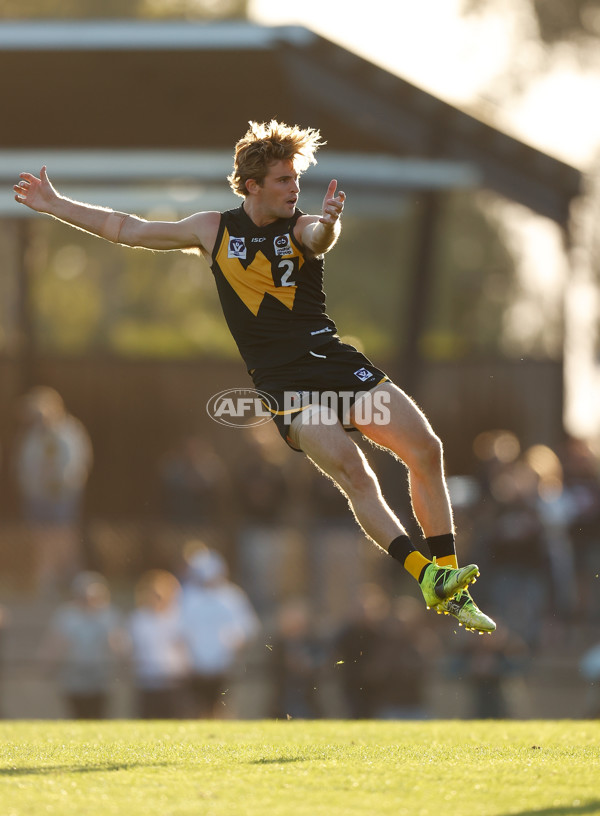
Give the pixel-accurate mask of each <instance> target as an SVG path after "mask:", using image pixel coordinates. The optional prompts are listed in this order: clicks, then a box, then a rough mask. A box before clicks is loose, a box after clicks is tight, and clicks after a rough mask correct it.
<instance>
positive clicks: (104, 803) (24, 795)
mask: <svg viewBox="0 0 600 816" xmlns="http://www.w3.org/2000/svg"><path fill="white" fill-rule="evenodd" d="M0 743H1V744H0V814H1V816H29V814H31V816H34V814H35V816H45V815H46V814H57V816H96V815H97V816H100V815H101V814H102V816H111V814H119V816H155V815H156V816H158V814H160V816H179V815H180V814H181V816H184V815H187V814H190V815H191V814H194V815H195V816H197V815H198V814H200V816H225V814H227V816H353V814H367V815H368V816H378V815H379V814H394V815H395V816H399V815H400V814H410V816H430V814H447V815H448V816H450V814H452V816H454V814H465V816H505V814H521V816H525V814H531V815H532V816H545V815H546V814H547V816H582V815H583V814H600V723H599V722H579V721H577V722H570V721H558V722H536V721H527V722H473V721H467V722H453V721H437V722H424V723H421V722H419V723H404V722H338V721H321V722H302V721H291V722H182V723H179V722H176V723H172V722H125V721H114V722H102V723H74V722H48V721H40V722H24V723H23V722H10V721H9V722H4V723H1V724H0Z"/></svg>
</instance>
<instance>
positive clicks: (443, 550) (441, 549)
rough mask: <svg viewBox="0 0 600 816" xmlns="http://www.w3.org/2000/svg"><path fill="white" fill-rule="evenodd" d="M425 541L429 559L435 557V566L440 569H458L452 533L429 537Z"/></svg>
mask: <svg viewBox="0 0 600 816" xmlns="http://www.w3.org/2000/svg"><path fill="white" fill-rule="evenodd" d="M425 541H426V542H427V546H428V547H429V552H430V553H431V557H432V558H434V557H435V561H436V564H438V565H439V566H440V567H453V568H454V569H457V568H458V561H457V559H456V545H455V541H454V533H445V534H444V535H438V536H429V538H426V539H425Z"/></svg>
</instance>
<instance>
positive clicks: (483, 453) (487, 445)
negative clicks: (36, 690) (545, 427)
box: [0, 388, 600, 719]
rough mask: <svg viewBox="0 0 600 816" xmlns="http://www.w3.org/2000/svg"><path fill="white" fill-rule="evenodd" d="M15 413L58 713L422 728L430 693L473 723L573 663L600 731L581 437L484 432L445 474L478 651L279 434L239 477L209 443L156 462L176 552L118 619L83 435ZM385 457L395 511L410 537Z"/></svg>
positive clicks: (146, 565)
mask: <svg viewBox="0 0 600 816" xmlns="http://www.w3.org/2000/svg"><path fill="white" fill-rule="evenodd" d="M21 411H22V427H21V434H20V437H19V443H18V446H17V450H16V455H15V475H16V480H17V483H18V486H19V491H20V496H21V507H22V510H21V512H22V518H23V521H24V523H25V524H26V525H27V526H28V529H29V530H30V532H31V541H32V546H33V554H34V555H33V560H32V573H33V574H32V585H33V587H34V592H35V595H36V597H37V598H43V599H44V600H45V602H46V606H45V607H44V608H45V610H46V613H47V614H48V616H49V619H48V621H47V622H46V623H45V625H44V635H43V638H42V642H41V645H40V646H39V648H38V649H37V651H36V660H38V661H39V662H40V665H42V666H43V667H44V671H45V672H47V673H48V674H47V676H48V678H49V679H51V680H52V682H53V683H55V684H56V688H57V689H58V691H59V693H60V695H61V698H62V700H63V703H64V711H65V714H66V715H68V716H73V717H86V718H89V717H92V718H96V717H103V716H109V715H110V711H111V707H110V696H111V689H113V687H114V680H115V677H117V676H123V674H125V676H127V677H128V678H129V682H130V685H131V688H132V689H133V696H134V699H133V701H132V704H131V710H130V712H129V713H130V715H131V716H139V717H142V718H146V717H152V718H155V717H158V718H170V717H203V718H205V717H215V716H229V717H231V716H237V715H239V714H240V713H241V714H245V715H248V712H251V713H252V715H254V716H269V717H280V718H285V717H326V716H347V717H355V718H371V717H375V718H397V719H406V718H425V717H428V716H431V714H432V710H433V708H432V700H431V694H432V691H431V689H432V676H433V675H435V676H436V677H438V678H442V680H443V679H445V680H446V681H447V682H450V681H451V680H458V681H460V683H461V684H462V686H463V688H465V689H467V690H468V712H467V715H468V716H473V717H510V716H515V714H516V711H515V707H514V703H513V701H512V698H511V689H512V688H514V685H515V682H516V681H517V680H518V679H521V680H522V679H524V678H526V677H527V674H528V672H529V671H530V670H531V667H532V665H533V664H534V663H535V661H536V658H538V657H539V655H541V654H542V653H547V652H548V650H550V651H552V650H554V653H555V654H556V655H557V656H560V654H562V653H564V654H567V653H568V654H570V655H572V654H574V655H575V659H576V661H577V664H578V667H579V672H580V676H581V678H582V679H583V680H584V681H585V683H587V684H588V685H587V690H588V693H589V697H588V699H587V701H586V706H585V713H586V714H587V715H589V716H599V715H600V698H598V697H597V696H595V693H596V688H597V686H598V682H599V681H600V592H599V587H600V578H599V574H600V462H599V459H598V456H597V455H596V453H595V452H594V450H593V448H592V446H591V445H590V444H588V443H587V442H586V441H583V440H577V439H571V438H567V439H565V440H564V443H563V444H562V446H561V447H560V449H556V450H553V449H551V448H550V447H548V446H546V445H541V444H537V445H533V446H530V447H526V448H524V447H523V446H522V444H521V442H520V440H519V439H518V438H517V436H516V435H515V434H514V433H512V432H511V431H507V430H490V431H487V432H484V433H481V434H479V435H478V436H477V437H476V438H475V439H474V441H473V462H474V466H473V469H472V472H471V473H469V474H460V475H456V474H452V475H450V477H449V490H450V493H451V498H452V502H453V507H454V510H455V516H456V526H457V549H458V554H459V558H460V560H461V562H463V563H465V562H468V561H473V562H476V563H477V564H478V565H479V566H480V568H481V578H480V579H479V581H478V583H477V584H476V586H475V589H474V595H475V598H476V600H477V603H478V605H479V606H480V607H481V608H482V609H483V610H484V611H485V612H486V613H488V614H489V615H491V616H492V617H493V618H495V619H496V620H497V622H498V631H497V632H496V633H495V634H494V635H493V636H491V637H488V636H483V637H478V636H476V635H472V634H469V633H464V632H462V631H461V632H460V633H459V634H457V632H456V629H457V626H455V625H453V624H455V622H454V621H453V620H452V619H444V620H441V619H437V618H436V616H435V615H432V614H431V613H428V612H427V611H426V610H425V608H424V606H423V604H422V600H420V599H419V598H417V595H416V594H415V592H414V588H413V587H412V584H411V582H410V581H408V580H407V579H406V576H405V575H404V573H403V572H402V570H398V569H397V567H395V565H394V564H393V563H392V562H391V560H390V559H388V558H386V557H385V556H382V555H380V554H378V553H377V552H376V550H375V548H373V547H371V546H370V545H369V544H368V543H367V542H365V540H364V538H363V536H362V535H361V533H360V531H359V530H358V528H357V527H356V524H355V523H354V521H353V519H352V518H351V515H350V512H349V510H348V507H347V502H346V500H345V498H344V497H343V496H342V495H341V494H340V493H339V492H338V491H337V490H336V489H335V488H334V487H333V485H332V484H331V483H330V482H329V481H327V480H326V479H325V478H323V477H322V476H321V475H320V474H318V473H317V472H316V470H315V469H314V468H313V467H312V466H311V465H310V463H308V462H306V460H305V459H304V457H301V456H299V455H297V454H291V452H290V451H288V450H287V449H286V448H285V446H283V445H282V444H281V441H280V439H279V438H278V436H277V434H276V432H274V430H273V429H272V428H271V427H270V426H269V425H267V426H254V427H250V428H248V429H247V430H245V431H239V433H240V446H239V451H238V454H237V456H236V460H235V462H234V463H231V462H228V461H226V459H225V458H224V457H223V456H222V455H220V454H219V452H218V451H217V450H216V449H215V447H214V446H213V445H212V443H211V440H210V439H208V438H206V437H204V436H197V437H191V438H186V439H183V440H181V442H180V443H179V444H178V445H177V446H175V447H174V448H173V449H172V450H170V451H168V452H167V453H166V454H165V456H164V458H163V460H162V461H161V462H159V463H157V481H158V483H159V486H160V495H161V501H162V506H161V523H163V524H164V525H165V527H167V528H169V529H172V530H179V531H182V534H181V535H180V536H179V538H177V536H175V539H174V540H175V541H176V544H175V545H174V546H173V548H172V549H171V550H169V548H168V547H167V548H166V549H165V548H164V547H163V548H162V549H160V550H155V551H153V552H150V553H146V554H145V556H144V557H142V558H141V559H140V563H141V565H142V566H143V568H140V569H139V570H138V571H137V573H136V575H135V576H134V578H133V579H132V580H131V581H130V584H131V586H130V587H129V588H128V589H124V588H123V583H122V581H121V582H117V583H118V584H119V586H118V602H117V601H116V600H115V597H113V595H114V593H113V595H111V584H112V583H114V576H112V575H111V570H110V568H109V566H108V565H105V564H104V563H103V562H102V559H101V558H100V557H99V556H98V554H97V553H96V555H95V557H94V558H91V557H90V552H89V548H87V549H86V547H84V546H83V543H82V542H84V541H85V538H86V536H85V534H84V531H83V527H82V525H83V520H82V507H83V500H84V496H85V489H86V483H87V479H88V476H89V474H90V472H91V469H92V467H93V453H92V441H91V440H90V438H89V435H88V433H87V431H86V430H85V428H84V427H83V425H82V424H81V422H79V421H78V420H77V419H76V418H74V417H72V416H71V415H70V414H69V413H68V411H67V409H66V407H65V405H64V403H63V401H62V399H61V397H60V395H59V394H57V392H56V391H54V390H53V389H50V388H37V389H34V390H33V391H31V392H30V393H29V394H27V395H26V397H25V398H24V400H23V402H22V406H21ZM242 437H243V439H242ZM366 452H367V455H368V456H379V455H383V454H381V452H379V451H375V450H374V449H372V448H367V449H366ZM387 459H388V460H389V466H391V467H390V470H389V472H390V477H389V479H387V481H386V476H385V473H386V471H385V467H384V468H383V473H384V479H383V487H384V491H385V492H386V497H387V498H388V501H389V503H390V504H391V505H392V506H393V507H394V508H395V509H397V510H398V512H399V513H400V515H401V517H402V518H403V519H406V520H407V521H408V519H409V517H410V510H409V508H408V507H407V506H406V499H405V498H404V494H405V491H404V490H399V489H398V470H397V468H398V465H397V463H394V462H393V461H392V460H391V458H390V457H387ZM392 467H393V468H394V469H393V471H392ZM233 508H235V517H236V519H241V520H242V523H241V524H232V523H231V521H232V517H233ZM105 567H106V568H105ZM230 573H231V574H233V575H234V576H235V582H234V581H233V580H232V579H231V577H230ZM128 590H129V591H128ZM1 623H2V617H1V611H0V629H1V628H2V627H1ZM6 625H7V627H10V621H9V622H8V623H7V624H6ZM463 635H464V636H463ZM257 677H259V680H260V682H258V681H256V678H257ZM244 683H247V684H248V685H252V684H254V685H257V683H258V685H260V686H261V689H262V693H261V694H260V695H258V697H256V699H255V701H254V703H251V704H249V705H247V706H246V708H244V707H243V706H242V707H241V708H240V706H239V704H236V702H235V701H234V700H233V696H232V695H231V694H229V688H230V686H231V685H232V684H233V685H235V686H236V687H237V688H239V687H243V685H244ZM228 695H229V696H228Z"/></svg>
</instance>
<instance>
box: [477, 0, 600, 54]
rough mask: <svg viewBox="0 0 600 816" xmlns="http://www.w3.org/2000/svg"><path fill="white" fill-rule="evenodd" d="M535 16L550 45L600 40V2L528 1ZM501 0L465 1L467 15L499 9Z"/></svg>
mask: <svg viewBox="0 0 600 816" xmlns="http://www.w3.org/2000/svg"><path fill="white" fill-rule="evenodd" d="M525 2H526V5H529V6H530V7H531V9H532V11H533V13H534V14H535V18H536V20H537V24H538V28H539V33H540V37H541V39H542V40H543V42H545V43H546V44H548V45H555V44H558V43H560V42H564V41H573V40H577V39H580V38H582V37H584V38H588V37H600V0H525ZM497 6H498V3H497V0H463V10H464V12H465V13H467V14H468V13H472V12H480V11H485V10H486V9H487V8H489V7H497Z"/></svg>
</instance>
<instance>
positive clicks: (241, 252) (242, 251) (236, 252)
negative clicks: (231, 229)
mask: <svg viewBox="0 0 600 816" xmlns="http://www.w3.org/2000/svg"><path fill="white" fill-rule="evenodd" d="M227 257H228V258H244V259H245V258H246V240H245V238H234V237H233V236H230V238H229V247H228V248H227Z"/></svg>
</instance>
